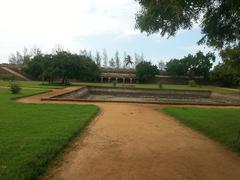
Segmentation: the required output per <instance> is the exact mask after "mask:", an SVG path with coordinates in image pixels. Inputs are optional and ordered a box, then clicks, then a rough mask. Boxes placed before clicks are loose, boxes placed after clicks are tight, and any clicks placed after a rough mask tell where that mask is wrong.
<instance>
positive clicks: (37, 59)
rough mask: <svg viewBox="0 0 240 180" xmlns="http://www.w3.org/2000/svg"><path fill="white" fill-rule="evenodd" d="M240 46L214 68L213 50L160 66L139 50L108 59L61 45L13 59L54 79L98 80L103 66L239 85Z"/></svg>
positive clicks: (144, 77) (144, 78) (146, 77)
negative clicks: (140, 53)
mask: <svg viewBox="0 0 240 180" xmlns="http://www.w3.org/2000/svg"><path fill="white" fill-rule="evenodd" d="M238 54H239V52H238V48H236V50H235V51H233V50H232V49H226V50H225V51H222V52H221V57H222V60H223V62H222V63H219V64H218V65H216V66H215V67H214V68H213V63H214V62H215V56H214V54H213V53H210V52H209V53H207V54H204V53H203V52H201V51H199V52H197V53H196V54H189V55H187V56H185V57H183V58H180V59H176V58H174V59H171V60H170V61H168V62H164V61H160V62H159V63H158V67H157V66H155V65H153V64H152V63H151V61H146V60H145V59H144V58H143V55H138V54H135V57H134V59H133V58H132V57H131V56H130V55H128V54H127V53H124V56H123V58H122V61H121V58H120V56H119V52H118V51H116V53H115V55H114V57H112V58H110V61H108V55H107V51H106V50H105V49H104V50H103V53H102V55H101V54H100V52H99V51H97V52H96V55H95V56H93V55H92V53H91V52H90V51H86V50H82V51H80V52H79V53H71V52H69V51H65V50H63V49H61V48H58V49H56V50H53V52H52V53H50V54H44V53H42V52H41V50H40V49H38V48H33V49H32V50H31V51H28V50H27V49H26V48H25V49H24V50H23V53H19V52H16V53H15V54H12V55H11V56H10V59H9V62H10V63H12V64H20V65H22V67H23V68H22V69H23V71H24V72H25V73H26V74H28V75H29V76H31V77H32V78H33V79H36V80H42V81H49V82H50V83H51V82H53V81H55V80H59V79H61V81H62V83H67V82H68V80H69V79H75V80H78V81H97V80H98V79H99V77H100V74H101V68H102V67H104V68H114V69H120V68H134V69H135V70H136V75H137V77H138V79H139V82H148V81H151V80H152V79H153V78H154V77H155V75H156V74H159V71H160V72H161V71H164V72H167V74H168V75H172V76H188V77H189V79H194V77H196V76H201V77H203V78H204V79H205V80H207V81H208V82H212V83H216V84H218V85H222V86H237V85H239V83H240V68H239V67H240V65H239V61H238V60H237V59H238V58H239V56H238Z"/></svg>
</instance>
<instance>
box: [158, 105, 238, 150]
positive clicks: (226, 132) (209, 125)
mask: <svg viewBox="0 0 240 180" xmlns="http://www.w3.org/2000/svg"><path fill="white" fill-rule="evenodd" d="M163 112H165V113H167V114H169V115H171V116H174V117H176V118H177V120H179V121H180V122H182V123H183V124H185V125H187V126H189V127H191V128H193V129H195V130H197V131H199V132H201V133H203V134H205V135H207V136H208V137H210V138H212V139H215V140H217V141H218V142H220V143H222V144H224V145H226V146H227V147H229V148H231V149H233V150H234V151H238V152H239V151H240V142H239V130H240V111H239V109H226V108H225V109H222V108H216V109H214V108H210V109H207V108H171V107H169V108H165V109H163Z"/></svg>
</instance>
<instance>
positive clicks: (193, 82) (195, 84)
mask: <svg viewBox="0 0 240 180" xmlns="http://www.w3.org/2000/svg"><path fill="white" fill-rule="evenodd" d="M188 85H189V86H191V87H196V86H197V83H196V81H194V80H189V81H188Z"/></svg>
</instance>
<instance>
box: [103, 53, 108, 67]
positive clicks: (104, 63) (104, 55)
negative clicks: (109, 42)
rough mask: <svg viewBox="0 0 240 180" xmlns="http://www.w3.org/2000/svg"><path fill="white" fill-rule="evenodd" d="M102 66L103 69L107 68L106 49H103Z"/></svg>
mask: <svg viewBox="0 0 240 180" xmlns="http://www.w3.org/2000/svg"><path fill="white" fill-rule="evenodd" d="M103 66H104V67H105V68H107V66H108V55H107V51H106V49H103Z"/></svg>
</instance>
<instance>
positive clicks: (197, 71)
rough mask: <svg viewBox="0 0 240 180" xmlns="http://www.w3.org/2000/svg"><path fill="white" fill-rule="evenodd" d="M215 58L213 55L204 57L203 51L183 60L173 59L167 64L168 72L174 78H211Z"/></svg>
mask: <svg viewBox="0 0 240 180" xmlns="http://www.w3.org/2000/svg"><path fill="white" fill-rule="evenodd" d="M214 61H215V56H214V55H213V54H212V53H207V54H206V55H204V54H203V53H202V52H201V51H199V52H197V53H196V54H195V55H191V54H189V55H188V56H185V57H183V58H182V59H172V60H170V61H169V62H168V63H167V64H166V70H167V72H168V73H169V74H170V75H173V76H189V77H194V76H203V77H204V78H205V79H208V78H209V75H210V69H211V68H212V65H213V62H214Z"/></svg>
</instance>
